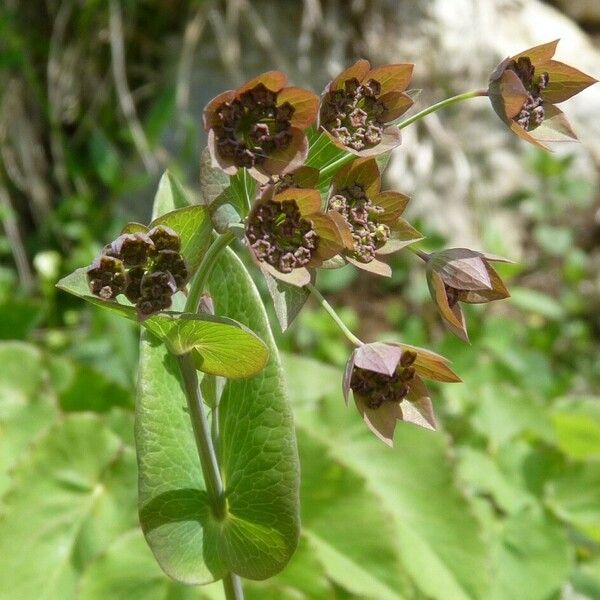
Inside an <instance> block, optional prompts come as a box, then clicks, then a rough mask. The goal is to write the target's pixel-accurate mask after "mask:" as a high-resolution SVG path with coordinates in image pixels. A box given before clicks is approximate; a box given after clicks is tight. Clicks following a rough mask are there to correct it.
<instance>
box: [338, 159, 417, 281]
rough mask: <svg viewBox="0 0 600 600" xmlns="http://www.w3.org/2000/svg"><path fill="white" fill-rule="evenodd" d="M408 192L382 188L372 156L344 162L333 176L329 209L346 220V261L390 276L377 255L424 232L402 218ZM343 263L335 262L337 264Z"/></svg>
mask: <svg viewBox="0 0 600 600" xmlns="http://www.w3.org/2000/svg"><path fill="white" fill-rule="evenodd" d="M408 201H409V198H408V196H406V195H404V194H401V193H399V192H392V191H384V192H382V191H381V174H380V172H379V167H378V166H377V161H376V160H375V159H374V158H359V159H356V160H354V161H352V162H351V163H349V164H347V165H345V166H343V167H342V168H341V169H340V170H339V171H338V172H337V173H336V175H335V177H334V178H333V184H332V188H331V193H330V195H329V199H328V208H329V210H330V211H336V212H337V213H339V214H340V215H341V216H342V218H343V220H344V221H345V223H346V224H347V226H348V228H349V230H350V234H351V237H352V240H351V244H350V245H347V246H346V247H345V248H344V250H343V257H344V259H345V260H346V261H348V262H349V263H351V264H353V265H355V266H357V267H359V268H361V269H364V270H366V271H370V272H371V273H376V274H377V275H384V276H386V277H389V276H390V275H391V273H392V272H391V269H390V267H389V265H387V264H386V263H384V262H382V261H380V260H378V259H377V257H378V256H381V255H385V254H391V253H393V252H397V251H398V250H401V249H402V248H404V247H405V246H408V245H409V244H411V243H413V242H415V241H417V240H420V239H422V238H423V236H422V235H421V234H420V233H419V232H418V231H417V230H416V229H415V228H414V227H412V225H410V224H409V223H408V222H407V221H406V220H404V219H403V218H402V213H403V212H404V209H405V208H406V205H407V204H408ZM339 264H343V263H334V264H333V266H339Z"/></svg>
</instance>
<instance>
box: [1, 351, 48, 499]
mask: <svg viewBox="0 0 600 600" xmlns="http://www.w3.org/2000/svg"><path fill="white" fill-rule="evenodd" d="M0 364H1V365H2V374H1V376H0V495H2V494H3V493H4V492H5V490H6V489H7V488H8V487H9V485H10V476H9V473H10V471H11V470H12V469H13V468H14V466H15V464H16V463H17V461H18V460H19V459H20V458H21V457H22V455H23V453H24V452H25V451H26V448H27V446H28V445H29V444H30V443H31V441H32V440H33V439H35V438H36V437H37V436H38V435H39V434H40V433H41V432H42V431H44V430H45V429H46V428H47V427H49V426H50V425H51V423H52V422H53V421H54V420H55V418H56V416H57V415H58V410H57V408H56V402H55V399H54V397H53V395H52V393H51V391H50V390H49V389H48V387H47V383H46V380H45V379H46V378H45V375H46V374H45V370H44V363H43V357H42V354H41V352H40V351H39V350H38V349H37V348H35V347H34V346H31V345H29V344H25V343H22V342H5V343H2V344H0Z"/></svg>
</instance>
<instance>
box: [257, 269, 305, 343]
mask: <svg viewBox="0 0 600 600" xmlns="http://www.w3.org/2000/svg"><path fill="white" fill-rule="evenodd" d="M263 274H264V276H265V280H266V282H267V289H268V290H269V294H270V296H271V299H272V300H273V308H274V309H275V315H276V316H277V320H278V321H279V325H280V327H281V331H285V330H286V329H287V328H288V327H289V326H290V325H291V324H292V321H293V320H294V319H295V318H296V317H297V316H298V313H299V312H300V311H301V310H302V307H303V306H304V304H305V303H306V301H307V300H308V297H309V296H310V292H309V291H308V290H307V289H306V288H305V287H298V286H297V285H292V284H290V283H286V282H285V281H281V279H276V278H275V277H273V276H272V275H270V274H269V273H267V271H263Z"/></svg>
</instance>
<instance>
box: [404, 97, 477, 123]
mask: <svg viewBox="0 0 600 600" xmlns="http://www.w3.org/2000/svg"><path fill="white" fill-rule="evenodd" d="M487 95H488V92H487V90H472V91H470V92H464V93H462V94H458V95H457V96H452V97H451V98H446V99H445V100H441V101H440V102H436V103H435V104H432V105H431V106H429V107H427V108H424V109H423V110H421V111H419V112H418V113H416V114H414V115H413V116H412V117H408V119H405V120H404V121H402V122H401V123H399V124H398V129H404V128H405V127H408V126H409V125H412V124H413V123H415V122H416V121H420V120H421V119H422V118H423V117H426V116H427V115H429V114H431V113H433V112H436V111H438V110H441V109H442V108H447V107H448V106H452V105H453V104H457V103H458V102H463V101H464V100H470V99H471V98H479V97H481V96H487Z"/></svg>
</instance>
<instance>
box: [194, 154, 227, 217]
mask: <svg viewBox="0 0 600 600" xmlns="http://www.w3.org/2000/svg"><path fill="white" fill-rule="evenodd" d="M228 186H229V176H228V175H227V174H226V173H224V172H223V171H222V170H221V169H218V168H215V167H213V166H212V159H211V157H210V152H209V150H208V148H205V149H204V150H203V151H202V154H201V156H200V194H201V196H202V204H204V205H205V206H210V205H211V204H212V203H213V202H214V201H215V200H216V199H217V197H218V196H219V195H220V194H221V193H222V192H223V191H225V188H227V187H228Z"/></svg>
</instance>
